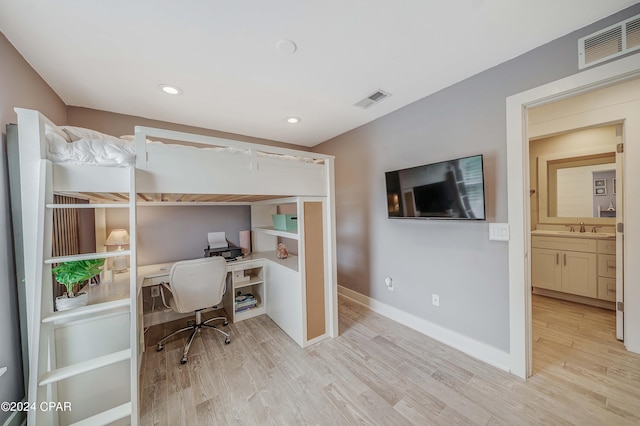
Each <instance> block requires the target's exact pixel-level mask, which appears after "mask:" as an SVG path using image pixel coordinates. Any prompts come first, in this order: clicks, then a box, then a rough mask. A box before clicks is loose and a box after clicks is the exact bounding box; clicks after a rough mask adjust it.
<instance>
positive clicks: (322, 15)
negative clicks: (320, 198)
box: [0, 0, 637, 146]
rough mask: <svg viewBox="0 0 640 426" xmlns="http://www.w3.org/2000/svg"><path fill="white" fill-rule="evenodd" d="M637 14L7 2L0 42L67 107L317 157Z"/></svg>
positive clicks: (537, 5)
mask: <svg viewBox="0 0 640 426" xmlns="http://www.w3.org/2000/svg"><path fill="white" fill-rule="evenodd" d="M636 2H637V0H606V1H603V0H562V1H558V0H536V1H526V0H396V1H392V0H321V1H320V0H269V1H266V0H262V1H260V0H190V1H185V2H179V1H177V0H173V1H169V0H110V1H104V0H102V1H101V0H85V1H77V0H55V1H54V0H0V31H2V32H3V33H4V35H5V36H6V37H7V38H8V39H9V41H10V42H11V43H12V44H13V45H14V46H15V47H16V49H17V50H18V51H19V52H20V53H21V54H22V55H23V56H24V57H25V59H26V60H27V61H28V62H29V63H30V64H31V66H32V67H33V68H34V69H35V70H36V71H37V72H38V73H39V74H40V75H41V76H42V78H44V80H45V81H46V82H47V83H48V84H49V85H50V86H51V87H52V88H53V90H55V92H56V93H57V94H58V95H59V96H60V97H61V98H62V100H63V101H64V102H65V103H66V104H67V105H72V106H81V107H87V108H94V109H99V110H105V111H113V112H118V113H123V114H130V115H137V116H142V117H147V118H152V119H157V120H163V121H169V122H175V123H182V124H187V125H192V126H198V127H203V128H209V129H216V130H222V131H226V132H232V133H238V134H244V135H249V136H255V137H260V138H266V139H273V140H278V141H283V142H289V143H295V144H299V145H306V146H314V145H316V144H318V143H320V142H323V141H325V140H328V139H330V138H332V137H334V136H337V135H339V134H342V133H344V132H346V131H348V130H350V129H353V128H355V127H358V126H361V125H363V124H365V123H367V122H369V121H372V120H374V119H376V118H378V117H381V116H383V115H385V114H388V113H390V112H392V111H394V110H397V109H398V108H401V107H403V106H405V105H407V104H409V103H411V102H414V101H416V100H418V99H421V98H423V97H425V96H427V95H429V94H431V93H434V92H436V91H438V90H440V89H443V88H445V87H447V86H450V85H451V84H453V83H455V82H457V81H460V80H463V79H465V78H467V77H470V76H472V75H474V74H477V73H479V72H481V71H483V70H485V69H487V68H490V67H492V66H495V65H497V64H499V63H502V62H504V61H506V60H508V59H511V58H513V57H515V56H517V55H519V54H522V53H524V52H526V51H528V50H531V49H532V48H535V47H537V46H540V45H542V44H544V43H546V42H549V41H551V40H553V39H555V38H558V37H560V36H562V35H565V34H567V33H569V32H571V31H573V30H575V29H577V28H580V27H582V26H584V25H587V24H590V23H592V22H594V21H596V20H598V19H600V18H602V17H605V16H607V15H609V14H611V13H614V12H616V11H618V10H621V9H623V8H625V7H627V6H630V5H632V4H634V3H636ZM282 39H289V40H293V41H294V42H295V43H296V45H297V48H298V49H297V51H296V53H295V54H293V55H283V54H281V53H279V52H278V50H277V49H276V44H277V42H278V41H279V40H282ZM576 52H577V46H576ZM576 60H577V59H576ZM159 84H172V85H176V86H178V87H180V88H181V89H182V90H183V94H181V95H179V96H169V95H166V94H164V93H162V92H161V91H160V90H159V89H158V85H159ZM377 89H383V90H385V91H387V92H389V93H391V94H392V96H391V97H389V98H387V99H385V100H383V101H382V102H380V103H379V104H377V105H374V106H373V107H371V108H369V109H366V110H363V109H360V108H357V107H355V106H353V104H355V103H356V102H358V101H359V100H361V99H362V98H364V97H366V96H368V95H370V94H371V93H373V92H374V91H376V90H377ZM288 116H297V117H301V118H302V122H301V123H300V124H297V125H291V124H288V123H287V122H286V120H285V118H286V117H288Z"/></svg>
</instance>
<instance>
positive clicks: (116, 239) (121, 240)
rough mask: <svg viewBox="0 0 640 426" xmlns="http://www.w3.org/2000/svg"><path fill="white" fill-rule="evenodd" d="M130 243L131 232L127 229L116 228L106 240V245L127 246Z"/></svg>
mask: <svg viewBox="0 0 640 426" xmlns="http://www.w3.org/2000/svg"><path fill="white" fill-rule="evenodd" d="M128 244H129V232H127V230H126V229H114V230H113V231H111V233H110V234H109V238H107V241H105V243H104V245H105V246H125V245H128Z"/></svg>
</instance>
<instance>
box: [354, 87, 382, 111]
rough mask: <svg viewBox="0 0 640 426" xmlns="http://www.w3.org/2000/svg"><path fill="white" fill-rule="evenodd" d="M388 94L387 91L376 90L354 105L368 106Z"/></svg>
mask: <svg viewBox="0 0 640 426" xmlns="http://www.w3.org/2000/svg"><path fill="white" fill-rule="evenodd" d="M389 96H391V93H387V92H385V91H384V90H376V91H375V92H374V93H372V94H370V95H369V96H367V97H366V98H364V99H363V100H361V101H359V102H357V103H356V104H354V105H355V106H357V107H359V108H369V107H370V106H371V105H373V104H377V103H378V102H380V101H381V100H383V99H385V98H388V97H389Z"/></svg>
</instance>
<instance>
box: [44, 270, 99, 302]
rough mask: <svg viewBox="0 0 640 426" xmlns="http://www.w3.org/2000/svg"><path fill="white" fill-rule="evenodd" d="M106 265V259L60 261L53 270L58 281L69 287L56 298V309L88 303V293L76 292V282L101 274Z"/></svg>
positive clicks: (82, 281)
mask: <svg viewBox="0 0 640 426" xmlns="http://www.w3.org/2000/svg"><path fill="white" fill-rule="evenodd" d="M102 265H104V259H87V260H73V261H70V262H62V263H59V264H58V265H57V266H56V267H55V268H53V269H52V270H51V272H53V274H54V276H55V279H56V281H57V282H59V283H60V284H62V285H63V286H65V287H66V288H67V292H66V293H65V294H64V295H62V296H60V297H57V298H56V309H57V310H58V311H64V310H67V309H71V308H75V307H78V306H84V305H86V304H87V301H88V297H89V296H88V295H87V293H78V294H76V293H74V292H73V288H74V287H75V285H76V284H81V283H84V282H86V281H89V280H92V279H94V277H96V276H97V275H99V274H100V271H101V270H102Z"/></svg>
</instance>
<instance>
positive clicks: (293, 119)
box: [287, 117, 302, 124]
mask: <svg viewBox="0 0 640 426" xmlns="http://www.w3.org/2000/svg"><path fill="white" fill-rule="evenodd" d="M301 121H302V120H301V119H300V117H287V123H289V124H298V123H299V122H301Z"/></svg>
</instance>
